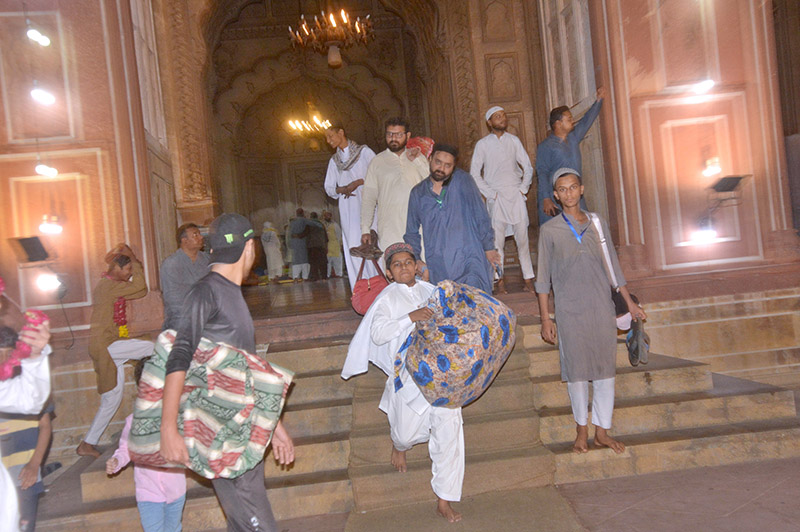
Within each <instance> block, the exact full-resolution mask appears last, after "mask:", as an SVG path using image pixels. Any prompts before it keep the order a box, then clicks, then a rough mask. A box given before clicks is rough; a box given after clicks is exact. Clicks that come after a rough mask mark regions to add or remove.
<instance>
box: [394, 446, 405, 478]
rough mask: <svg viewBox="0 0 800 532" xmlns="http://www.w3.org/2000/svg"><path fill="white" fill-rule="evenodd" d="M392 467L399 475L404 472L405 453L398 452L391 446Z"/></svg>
mask: <svg viewBox="0 0 800 532" xmlns="http://www.w3.org/2000/svg"><path fill="white" fill-rule="evenodd" d="M392 465H393V466H394V468H395V469H397V470H398V471H400V472H401V473H405V472H406V452H405V451H398V450H397V449H395V448H394V446H392Z"/></svg>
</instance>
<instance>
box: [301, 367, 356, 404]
mask: <svg viewBox="0 0 800 532" xmlns="http://www.w3.org/2000/svg"><path fill="white" fill-rule="evenodd" d="M352 397H353V383H352V381H346V380H344V379H342V378H341V377H340V376H339V374H338V373H335V374H326V375H316V376H313V377H300V378H298V379H296V380H295V381H294V382H293V383H292V387H291V388H290V390H289V394H288V396H287V397H286V404H287V405H289V404H291V405H296V406H300V405H307V404H312V403H319V402H320V401H341V400H345V399H348V400H349V399H351V398H352Z"/></svg>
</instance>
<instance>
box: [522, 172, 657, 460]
mask: <svg viewBox="0 0 800 532" xmlns="http://www.w3.org/2000/svg"><path fill="white" fill-rule="evenodd" d="M553 191H554V195H555V197H556V199H557V200H558V201H559V202H560V203H561V206H562V208H563V213H562V215H561V216H556V217H555V218H553V219H551V220H549V221H548V222H547V223H545V224H544V225H543V226H542V228H541V230H540V233H539V257H538V261H539V264H538V266H539V267H538V268H537V273H538V278H537V280H536V283H535V288H536V293H537V295H538V298H539V313H540V315H541V317H542V338H544V340H545V341H547V342H550V343H555V341H556V336H557V337H558V350H559V354H560V359H561V378H562V379H563V380H565V381H567V391H568V392H569V397H570V402H571V404H572V413H573V415H574V417H575V423H576V424H577V437H576V438H575V445H574V446H573V449H574V451H575V452H576V453H585V452H588V450H589V445H588V438H589V428H588V421H589V420H588V407H589V381H592V388H593V390H594V393H593V399H592V424H593V425H595V436H594V444H595V446H599V447H610V448H611V449H613V450H614V451H615V452H617V453H621V452H623V451H624V450H625V445H623V444H622V443H621V442H619V441H617V440H615V439H613V438H612V437H611V436H610V435H609V434H608V430H609V429H610V428H611V418H612V412H613V410H614V375H615V374H616V351H617V329H616V323H615V319H616V316H615V312H614V304H613V303H612V301H611V291H610V283H609V276H608V274H607V273H606V266H605V260H604V258H603V250H602V247H601V244H600V237H599V235H598V233H597V230H596V229H595V228H594V226H593V225H592V222H591V220H590V218H589V216H588V214H587V213H586V212H584V211H582V210H581V208H580V200H581V196H582V195H583V185H582V184H581V181H580V176H579V174H578V172H577V171H575V170H572V169H567V168H562V169H560V170H558V171H556V172H555V173H554V174H553ZM601 224H602V227H603V233H604V234H605V235H606V242H607V244H608V248H609V254H610V256H611V262H612V264H613V267H614V274H615V276H616V279H617V282H618V283H619V285H620V286H619V292H620V294H621V295H622V297H623V298H624V299H625V302H626V303H627V304H628V309H629V311H630V313H631V317H632V318H633V319H645V318H646V317H647V316H646V315H645V313H644V310H642V309H641V307H639V306H638V305H636V304H635V303H634V302H633V301H632V300H631V297H630V294H629V293H628V289H627V288H626V287H625V278H624V277H623V275H622V270H621V268H620V266H619V261H618V260H617V254H616V252H615V251H614V246H613V244H612V243H611V240H610V238H609V236H608V235H609V230H608V225H607V224H606V222H605V220H601ZM551 286H552V288H553V293H554V295H555V309H556V319H555V323H554V322H553V320H552V319H550V313H549V310H548V308H549V298H550V288H551ZM556 323H557V324H558V328H556Z"/></svg>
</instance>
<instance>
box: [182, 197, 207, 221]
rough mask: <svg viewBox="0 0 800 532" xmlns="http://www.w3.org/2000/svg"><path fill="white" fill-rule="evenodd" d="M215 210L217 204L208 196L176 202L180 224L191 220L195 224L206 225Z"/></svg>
mask: <svg viewBox="0 0 800 532" xmlns="http://www.w3.org/2000/svg"><path fill="white" fill-rule="evenodd" d="M216 211H217V204H216V202H215V201H214V200H212V199H210V198H209V199H207V200H202V201H191V202H189V201H184V202H181V203H178V218H179V219H180V223H182V224H185V223H189V222H193V223H196V224H197V225H208V224H209V223H210V222H211V220H213V219H214V217H215V216H216Z"/></svg>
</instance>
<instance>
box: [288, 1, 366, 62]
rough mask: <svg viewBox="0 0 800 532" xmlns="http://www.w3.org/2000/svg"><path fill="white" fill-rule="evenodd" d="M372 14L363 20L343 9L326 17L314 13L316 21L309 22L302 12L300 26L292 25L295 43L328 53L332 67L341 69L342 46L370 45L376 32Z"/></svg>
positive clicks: (293, 43)
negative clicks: (373, 29)
mask: <svg viewBox="0 0 800 532" xmlns="http://www.w3.org/2000/svg"><path fill="white" fill-rule="evenodd" d="M369 17H370V16H369V15H367V16H366V18H364V20H361V17H358V18H356V19H355V21H354V20H353V18H352V17H351V16H350V15H348V14H347V12H346V11H345V10H344V9H342V10H341V11H340V12H339V15H338V17H337V16H336V15H335V14H334V13H328V15H327V16H326V15H325V11H323V12H322V18H321V19H320V18H317V16H316V15H314V22H313V24H309V23H308V21H306V18H305V15H300V27H299V28H298V29H297V30H293V29H292V27H291V26H289V35H290V40H291V42H292V46H300V47H301V48H306V49H311V50H314V51H315V52H319V53H321V54H324V53H327V54H328V66H329V67H331V68H339V67H340V66H342V54H341V52H340V50H341V49H342V48H350V47H351V46H353V45H354V44H367V42H368V41H369V39H370V38H374V35H373V34H372V21H371V20H370V19H369Z"/></svg>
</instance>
